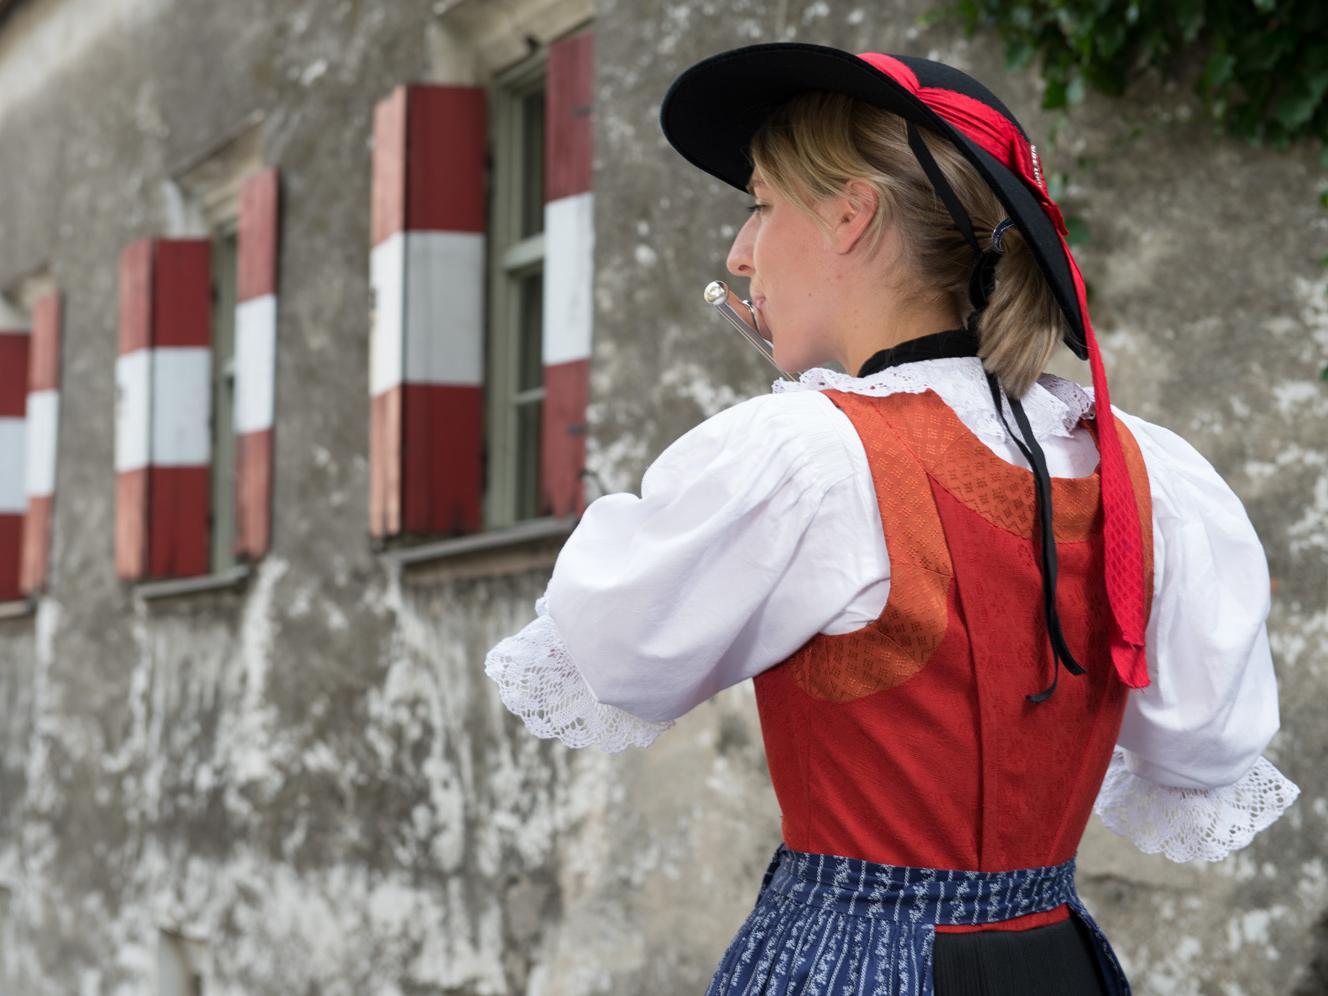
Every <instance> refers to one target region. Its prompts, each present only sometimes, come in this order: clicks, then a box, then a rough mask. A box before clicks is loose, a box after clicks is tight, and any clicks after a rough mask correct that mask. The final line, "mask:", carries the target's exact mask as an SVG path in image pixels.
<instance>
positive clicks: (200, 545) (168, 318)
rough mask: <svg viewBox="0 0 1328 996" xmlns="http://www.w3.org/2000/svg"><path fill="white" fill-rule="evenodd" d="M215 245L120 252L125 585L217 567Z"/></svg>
mask: <svg viewBox="0 0 1328 996" xmlns="http://www.w3.org/2000/svg"><path fill="white" fill-rule="evenodd" d="M210 252H211V247H210V245H209V243H208V242H207V241H206V240H194V239H187V240H186V239H181V240H168V239H144V240H142V241H140V242H135V243H132V244H130V245H129V246H126V247H125V249H124V251H123V253H122V254H121V256H120V355H119V358H118V359H117V360H116V364H115V389H116V398H115V471H116V510H115V564H116V573H117V574H118V575H119V576H120V577H121V578H124V579H125V580H133V581H137V580H143V579H146V578H169V577H189V576H193V575H198V574H206V573H207V571H208V553H209V543H208V526H209V522H208V512H209V494H210V492H209V488H210V476H211V452H212V441H211V432H210V419H211V414H212V378H211V368H212V348H211V342H212V280H211V271H210V264H209V259H210Z"/></svg>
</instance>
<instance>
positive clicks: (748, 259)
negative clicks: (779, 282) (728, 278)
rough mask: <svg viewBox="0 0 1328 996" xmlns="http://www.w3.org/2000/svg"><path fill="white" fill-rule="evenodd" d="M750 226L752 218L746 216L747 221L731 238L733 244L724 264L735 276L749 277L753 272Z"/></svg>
mask: <svg viewBox="0 0 1328 996" xmlns="http://www.w3.org/2000/svg"><path fill="white" fill-rule="evenodd" d="M751 228H752V218H748V219H747V223H746V224H744V225H743V226H742V228H740V229H738V234H737V235H736V236H734V239H733V246H732V247H731V248H730V249H729V258H728V259H727V260H726V262H725V265H726V266H727V267H728V270H729V272H730V273H732V274H733V275H734V276H735V277H750V276H751V275H752V274H753V273H754V272H755V268H754V267H753V266H752V234H751Z"/></svg>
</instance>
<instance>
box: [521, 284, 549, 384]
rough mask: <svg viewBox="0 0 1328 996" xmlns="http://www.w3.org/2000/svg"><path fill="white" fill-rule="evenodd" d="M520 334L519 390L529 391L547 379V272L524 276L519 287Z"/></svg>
mask: <svg viewBox="0 0 1328 996" xmlns="http://www.w3.org/2000/svg"><path fill="white" fill-rule="evenodd" d="M518 294H519V298H520V300H519V303H518V308H519V311H518V313H517V323H518V324H517V337H518V341H519V342H520V346H519V347H518V348H519V350H520V354H521V355H520V357H519V358H518V360H517V362H518V363H519V364H520V369H519V372H518V374H517V388H516V389H517V390H518V391H529V390H530V389H531V388H532V387H539V386H540V385H541V384H543V383H544V351H543V342H544V274H543V273H542V272H540V273H532V274H530V275H529V276H526V277H522V278H521V281H520V284H519V289H518Z"/></svg>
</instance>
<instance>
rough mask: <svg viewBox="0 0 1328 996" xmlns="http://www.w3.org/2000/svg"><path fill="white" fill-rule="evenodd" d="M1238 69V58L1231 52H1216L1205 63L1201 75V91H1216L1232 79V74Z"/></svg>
mask: <svg viewBox="0 0 1328 996" xmlns="http://www.w3.org/2000/svg"><path fill="white" fill-rule="evenodd" d="M1235 68H1236V57H1235V56H1233V55H1232V54H1231V53H1230V52H1214V53H1213V54H1212V55H1210V56H1209V57H1208V61H1207V62H1205V63H1204V67H1203V72H1202V73H1200V74H1199V86H1200V88H1201V90H1209V91H1211V90H1216V89H1217V88H1218V87H1220V86H1223V85H1225V84H1226V82H1227V81H1228V80H1229V79H1231V72H1232V70H1234V69H1235Z"/></svg>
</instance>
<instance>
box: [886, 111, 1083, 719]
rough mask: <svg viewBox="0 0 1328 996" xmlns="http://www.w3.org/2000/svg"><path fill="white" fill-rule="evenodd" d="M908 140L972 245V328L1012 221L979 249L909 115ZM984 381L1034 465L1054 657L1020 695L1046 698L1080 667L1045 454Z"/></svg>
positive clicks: (1017, 412)
mask: <svg viewBox="0 0 1328 996" xmlns="http://www.w3.org/2000/svg"><path fill="white" fill-rule="evenodd" d="M908 144H909V147H910V148H911V149H912V150H913V155H914V156H916V157H917V160H918V164H919V165H920V166H921V167H922V170H923V172H924V173H926V174H927V178H928V179H929V180H930V181H931V185H932V188H933V189H934V190H935V191H936V193H937V194H938V195H939V196H940V198H941V200H942V201H943V202H944V203H945V206H946V209H947V210H948V211H949V212H950V217H952V218H953V219H954V222H955V225H956V226H957V227H958V228H959V231H960V233H961V234H962V235H963V236H964V238H965V240H967V242H968V244H969V245H970V246H972V247H973V254H974V263H975V265H974V267H973V273H972V276H971V277H970V278H969V282H968V297H969V301H970V303H971V304H972V305H973V314H972V315H971V316H970V317H969V319H968V321H966V322H965V326H966V327H968V328H969V330H970V331H974V330H973V329H972V326H971V325H970V323H974V322H975V319H976V317H977V313H978V312H980V311H982V309H983V308H985V307H986V306H987V302H988V301H989V300H990V298H991V292H992V289H993V288H994V286H995V281H996V262H997V260H998V259H999V258H1000V257H1001V256H1002V255H1003V254H1004V252H1005V246H1004V243H1003V237H1004V235H1005V232H1006V231H1007V230H1008V229H1009V228H1010V227H1011V226H1013V224H1014V222H1013V221H1012V220H1011V219H1009V218H1006V219H1004V220H1003V221H1002V222H1001V223H1000V224H999V225H997V226H996V228H995V229H994V230H993V231H992V238H991V246H990V248H988V249H985V250H984V249H983V248H982V247H981V246H980V245H979V244H978V240H977V237H976V236H975V235H974V234H973V223H972V221H971V220H970V219H969V217H968V212H967V211H965V210H964V206H963V205H962V204H961V203H960V202H959V198H958V197H956V196H955V192H954V190H953V189H952V188H951V187H950V184H949V183H948V182H946V179H945V176H944V174H943V173H942V172H941V169H940V167H939V166H938V165H937V164H936V160H935V158H934V157H933V156H932V154H931V150H930V149H929V148H927V144H926V142H924V141H923V140H922V136H921V135H920V134H919V133H918V130H917V127H916V126H915V125H914V124H913V122H912V121H909V122H908ZM987 384H988V386H989V387H990V388H991V398H992V402H993V403H994V404H995V406H996V414H997V416H998V417H999V418H1000V420H1001V425H1003V426H1004V427H1005V431H1006V432H1007V433H1008V434H1009V436H1010V438H1011V439H1013V440H1014V443H1015V445H1016V446H1018V447H1019V450H1020V452H1022V453H1023V454H1024V459H1026V460H1027V461H1028V464H1029V466H1030V467H1031V468H1032V470H1033V481H1034V491H1035V495H1036V499H1037V515H1038V536H1039V540H1040V542H1039V547H1040V549H1039V557H1040V566H1041V572H1042V608H1043V614H1044V615H1045V617H1046V621H1047V635H1048V638H1049V639H1050V641H1051V649H1052V655H1053V658H1054V659H1053V660H1052V665H1051V667H1052V678H1051V684H1050V685H1048V686H1047V687H1046V688H1044V689H1043V690H1042V691H1040V692H1038V693H1037V694H1035V695H1026V696H1024V697H1025V698H1026V699H1028V701H1029V702H1034V703H1037V702H1043V701H1045V700H1046V699H1048V698H1050V697H1051V695H1052V693H1053V692H1055V691H1056V683H1057V681H1058V680H1059V679H1060V665H1061V664H1064V665H1065V669H1066V670H1067V671H1069V672H1070V673H1071V674H1083V673H1084V669H1083V667H1081V666H1080V664H1079V662H1078V661H1076V660H1075V659H1074V655H1073V654H1072V653H1071V652H1070V648H1069V646H1068V645H1067V644H1066V642H1065V634H1064V632H1063V631H1062V630H1061V621H1060V614H1059V612H1058V611H1057V609H1056V574H1057V558H1056V533H1055V530H1054V528H1053V525H1052V504H1051V502H1052V499H1051V474H1050V472H1049V471H1048V470H1047V460H1046V456H1045V454H1044V453H1043V452H1042V447H1041V446H1040V445H1039V444H1038V441H1037V437H1035V436H1034V435H1033V429H1032V426H1031V425H1029V422H1028V415H1027V414H1026V413H1025V412H1024V406H1023V404H1022V403H1021V402H1020V401H1019V399H1018V398H1013V397H1010V396H1009V395H1008V394H1007V395H1006V396H1005V397H1006V400H1007V401H1008V402H1009V405H1010V411H1011V412H1012V413H1013V415H1014V420H1015V424H1016V425H1018V426H1019V432H1020V434H1022V436H1023V438H1022V439H1021V438H1020V437H1019V436H1017V435H1015V434H1014V433H1013V432H1011V431H1010V424H1009V423H1008V422H1007V421H1006V420H1005V412H1004V410H1003V408H1002V406H1001V395H1002V393H1003V391H1002V389H1001V385H1000V382H999V381H998V380H997V379H996V376H995V374H992V373H990V372H988V373H987Z"/></svg>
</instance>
